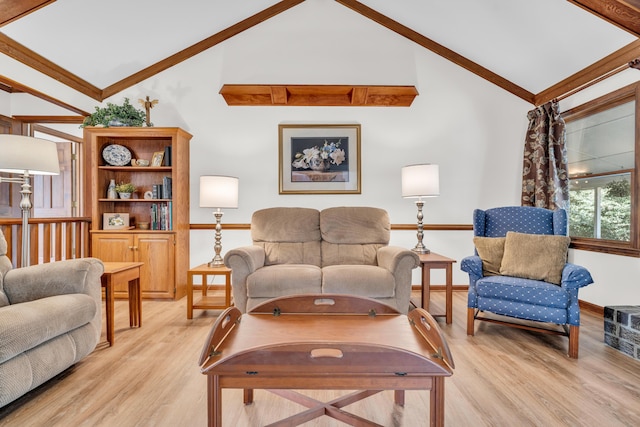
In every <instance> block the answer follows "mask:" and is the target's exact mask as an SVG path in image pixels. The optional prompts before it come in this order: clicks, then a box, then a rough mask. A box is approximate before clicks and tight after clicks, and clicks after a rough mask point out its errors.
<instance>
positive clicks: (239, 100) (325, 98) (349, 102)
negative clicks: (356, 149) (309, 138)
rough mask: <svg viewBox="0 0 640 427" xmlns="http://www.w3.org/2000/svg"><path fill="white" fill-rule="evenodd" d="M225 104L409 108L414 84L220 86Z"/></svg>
mask: <svg viewBox="0 0 640 427" xmlns="http://www.w3.org/2000/svg"><path fill="white" fill-rule="evenodd" d="M220 94H221V95H222V96H223V97H224V99H225V101H226V102H227V105H232V106H237V105H243V106H244V105H256V106H267V105H269V106H278V105H279V106H298V107H299V106H360V107H362V106H371V107H409V106H410V105H411V103H412V102H413V100H414V98H415V97H416V96H417V95H418V91H417V90H416V88H415V87H414V86H351V85H284V86H282V85H279V86H271V85H227V84H226V85H224V86H222V89H220Z"/></svg>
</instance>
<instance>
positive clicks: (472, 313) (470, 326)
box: [467, 307, 476, 335]
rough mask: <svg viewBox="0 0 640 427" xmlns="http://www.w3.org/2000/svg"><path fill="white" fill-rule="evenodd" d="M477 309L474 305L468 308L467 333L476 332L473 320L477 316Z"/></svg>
mask: <svg viewBox="0 0 640 427" xmlns="http://www.w3.org/2000/svg"><path fill="white" fill-rule="evenodd" d="M475 311H476V309H475V308H473V307H468V308H467V335H473V334H474V327H473V321H474V320H475V317H476V313H475Z"/></svg>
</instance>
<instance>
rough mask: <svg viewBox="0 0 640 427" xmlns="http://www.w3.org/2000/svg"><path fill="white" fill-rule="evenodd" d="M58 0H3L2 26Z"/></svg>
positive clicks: (1, 8)
mask: <svg viewBox="0 0 640 427" xmlns="http://www.w3.org/2000/svg"><path fill="white" fill-rule="evenodd" d="M54 1H56V0H2V2H0V27H2V26H4V25H7V24H8V23H10V22H13V21H15V20H17V19H20V18H22V17H25V16H27V15H28V14H30V13H32V12H35V11H36V10H38V9H40V8H42V7H45V6H47V5H49V4H51V3H53V2H54Z"/></svg>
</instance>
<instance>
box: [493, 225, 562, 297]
mask: <svg viewBox="0 0 640 427" xmlns="http://www.w3.org/2000/svg"><path fill="white" fill-rule="evenodd" d="M570 243H571V238H570V237H568V236H554V235H544V234H525V233H515V232H513V231H510V232H508V233H507V238H506V240H505V243H504V255H503V257H502V264H501V266H500V274H502V275H506V276H515V277H522V278H525V279H533V280H544V281H545V282H549V283H555V284H556V285H559V284H560V281H561V279H562V269H563V268H564V266H565V264H566V263H567V251H568V250H569V244H570Z"/></svg>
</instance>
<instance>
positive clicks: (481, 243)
mask: <svg viewBox="0 0 640 427" xmlns="http://www.w3.org/2000/svg"><path fill="white" fill-rule="evenodd" d="M505 240H506V238H505V237H482V236H475V237H474V238H473V244H474V245H475V247H476V251H477V252H478V256H479V257H480V259H481V260H482V274H483V275H484V276H496V275H499V274H500V265H501V264H502V256H503V254H504V242H505Z"/></svg>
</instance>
